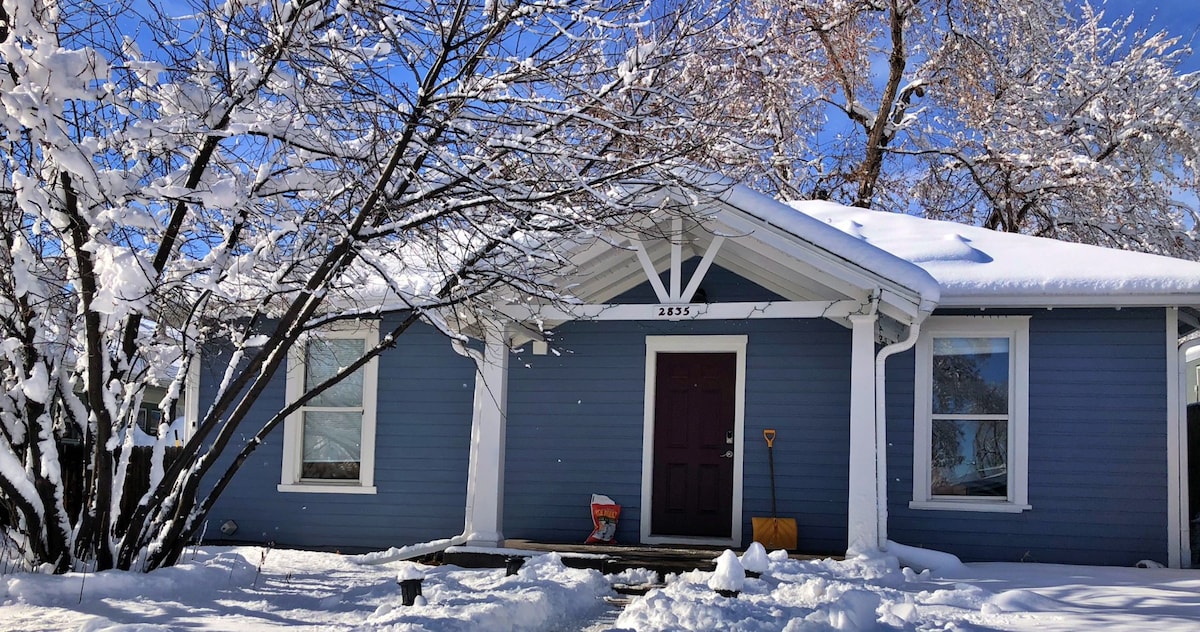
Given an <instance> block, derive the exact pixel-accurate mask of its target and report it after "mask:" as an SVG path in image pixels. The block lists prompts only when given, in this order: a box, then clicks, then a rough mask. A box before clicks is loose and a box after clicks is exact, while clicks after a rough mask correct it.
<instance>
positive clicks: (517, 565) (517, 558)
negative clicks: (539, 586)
mask: <svg viewBox="0 0 1200 632" xmlns="http://www.w3.org/2000/svg"><path fill="white" fill-rule="evenodd" d="M523 564H525V557H524V556H522V555H512V556H509V557H506V558H504V576H505V577H511V576H513V575H516V574H517V571H519V570H521V566H522V565H523Z"/></svg>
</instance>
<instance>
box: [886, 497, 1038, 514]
mask: <svg viewBox="0 0 1200 632" xmlns="http://www.w3.org/2000/svg"><path fill="white" fill-rule="evenodd" d="M908 508H909V509H924V510H935V511H977V512H989V513H1021V512H1024V511H1029V510H1030V509H1033V506H1032V505H1018V504H1016V503H1010V502H1008V501H996V502H988V501H981V500H914V501H912V502H910V503H908Z"/></svg>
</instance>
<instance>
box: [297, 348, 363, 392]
mask: <svg viewBox="0 0 1200 632" xmlns="http://www.w3.org/2000/svg"><path fill="white" fill-rule="evenodd" d="M365 348H366V346H365V341H363V340H362V339H361V338H333V339H330V340H314V341H312V342H309V343H308V345H307V346H306V347H305V353H306V354H307V355H306V356H305V358H306V372H305V376H304V389H305V391H306V392H307V391H309V390H312V389H313V387H315V386H317V385H318V384H320V383H321V382H324V381H325V380H327V379H329V378H330V377H332V376H333V374H334V373H337V371H338V368H340V367H344V366H348V365H350V364H351V363H353V362H354V361H355V360H357V359H359V358H360V357H362V354H363V352H364V350H365ZM362 398H363V370H362V369H359V370H357V371H355V372H354V373H352V374H350V375H347V376H346V378H345V379H344V380H342V381H341V382H338V383H337V384H336V385H334V386H332V387H330V388H328V389H326V390H325V391H324V392H322V393H321V394H320V395H318V396H316V397H314V398H313V399H312V401H311V402H309V404H308V405H309V406H352V407H359V406H362Z"/></svg>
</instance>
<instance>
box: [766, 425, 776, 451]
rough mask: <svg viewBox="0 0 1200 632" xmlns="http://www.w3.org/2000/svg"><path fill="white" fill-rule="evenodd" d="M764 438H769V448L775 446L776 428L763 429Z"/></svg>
mask: <svg viewBox="0 0 1200 632" xmlns="http://www.w3.org/2000/svg"><path fill="white" fill-rule="evenodd" d="M763 439H766V440H767V447H768V448H772V447H774V446H775V430H774V429H772V428H767V429H766V430H763Z"/></svg>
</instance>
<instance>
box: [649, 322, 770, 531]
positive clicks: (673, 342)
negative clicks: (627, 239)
mask: <svg viewBox="0 0 1200 632" xmlns="http://www.w3.org/2000/svg"><path fill="white" fill-rule="evenodd" d="M746 340H747V337H746V336H745V335H732V336H699V335H697V336H689V335H681V336H646V396H645V400H644V401H645V409H644V423H643V425H642V505H641V541H642V543H644V544H705V545H715V546H741V543H742V464H743V452H744V444H745V425H746V414H745V411H746ZM659 353H734V354H736V360H735V362H736V375H735V377H734V402H733V498H732V499H731V503H732V504H731V507H732V517H731V522H732V524H731V525H730V530H729V533H730V537H729V538H705V537H694V536H672V535H657V534H652V533H651V532H650V522H651V516H652V514H653V512H652V507H651V506H650V505H651V502H652V498H653V491H654V394H655V384H656V380H657V375H658V372H657V368H658V366H657V364H658V354H659Z"/></svg>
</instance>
